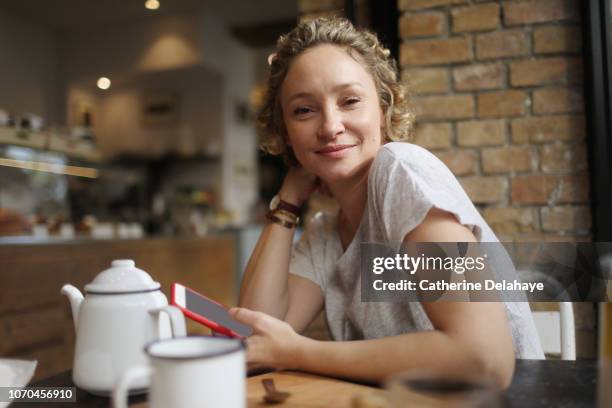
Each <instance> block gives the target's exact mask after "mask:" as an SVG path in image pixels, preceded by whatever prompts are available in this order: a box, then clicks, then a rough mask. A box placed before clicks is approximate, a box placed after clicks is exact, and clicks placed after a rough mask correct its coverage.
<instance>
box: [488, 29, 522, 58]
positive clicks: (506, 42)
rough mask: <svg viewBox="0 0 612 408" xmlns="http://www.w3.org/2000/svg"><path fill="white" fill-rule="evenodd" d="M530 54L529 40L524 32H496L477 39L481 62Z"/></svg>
mask: <svg viewBox="0 0 612 408" xmlns="http://www.w3.org/2000/svg"><path fill="white" fill-rule="evenodd" d="M528 53H529V38H528V36H527V33H526V32H525V31H523V30H512V31H496V32H493V33H488V34H480V35H478V36H477V37H476V57H477V58H478V59H479V60H484V59H497V58H506V57H518V56H523V55H527V54H528Z"/></svg>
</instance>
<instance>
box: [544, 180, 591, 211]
mask: <svg viewBox="0 0 612 408" xmlns="http://www.w3.org/2000/svg"><path fill="white" fill-rule="evenodd" d="M560 178H561V182H560V186H559V189H558V191H556V194H555V195H554V196H553V197H552V200H553V202H554V203H559V204H581V203H582V204H585V203H588V202H589V193H590V181H589V177H588V175H587V174H582V175H578V176H561V177H560Z"/></svg>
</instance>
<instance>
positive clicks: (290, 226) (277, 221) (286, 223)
mask: <svg viewBox="0 0 612 408" xmlns="http://www.w3.org/2000/svg"><path fill="white" fill-rule="evenodd" d="M266 217H267V218H268V219H269V220H270V221H272V222H273V223H275V224H278V225H281V226H283V227H285V228H288V229H293V228H295V227H296V226H297V223H293V222H290V221H286V220H283V219H282V218H280V217H277V216H276V215H274V213H272V212H269V213H268V214H267V215H266Z"/></svg>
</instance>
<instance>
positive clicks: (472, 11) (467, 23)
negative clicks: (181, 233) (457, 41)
mask: <svg viewBox="0 0 612 408" xmlns="http://www.w3.org/2000/svg"><path fill="white" fill-rule="evenodd" d="M499 15H500V7H499V4H495V3H489V4H482V5H477V6H470V7H459V8H454V9H452V11H451V16H452V19H453V32H454V33H462V32H466V31H483V30H493V29H495V28H497V26H498V24H499Z"/></svg>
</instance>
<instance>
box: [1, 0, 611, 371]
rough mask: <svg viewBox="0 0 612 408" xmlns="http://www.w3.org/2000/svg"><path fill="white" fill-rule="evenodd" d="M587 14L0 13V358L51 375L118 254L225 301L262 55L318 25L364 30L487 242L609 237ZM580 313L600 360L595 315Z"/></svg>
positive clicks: (331, 4) (383, 5)
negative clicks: (88, 293)
mask: <svg viewBox="0 0 612 408" xmlns="http://www.w3.org/2000/svg"><path fill="white" fill-rule="evenodd" d="M585 3H589V4H585ZM585 3H583V2H581V1H580V0H530V1H522V0H521V1H519V0H514V1H497V0H490V1H487V0H381V1H374V0H300V1H291V0H258V1H247V0H224V1H214V0H146V1H145V0H108V1H104V2H100V1H83V0H52V1H44V2H41V1H36V0H0V55H1V59H2V64H0V281H2V282H3V283H4V284H0V287H2V288H3V289H2V290H3V293H2V296H0V323H2V324H1V325H0V330H4V334H5V336H4V339H3V336H2V332H0V353H3V354H8V355H16V356H23V357H31V356H35V357H37V358H39V359H41V361H42V366H43V373H50V372H55V371H58V370H59V369H61V368H65V367H66V365H67V364H68V363H67V362H66V358H62V357H60V356H61V354H62V353H64V352H65V350H66V349H68V348H69V347H71V341H73V339H71V338H70V337H69V336H67V335H66V333H67V332H69V331H70V330H71V327H70V326H71V325H72V320H71V318H70V319H69V315H68V314H69V312H68V309H67V306H66V305H64V304H63V300H62V299H60V298H59V296H58V295H57V292H58V291H59V287H60V286H57V285H59V284H60V283H66V282H69V281H70V283H73V284H74V283H76V284H80V285H81V286H82V284H85V283H87V282H89V281H90V280H91V278H92V277H93V276H95V274H96V273H98V272H99V271H101V270H102V269H104V268H105V267H107V266H108V265H109V261H110V259H114V258H116V257H130V258H134V259H136V261H137V265H141V266H143V268H144V269H145V270H147V271H149V272H150V273H151V274H152V275H154V276H155V277H156V278H157V279H158V280H160V281H161V282H162V283H164V286H165V288H167V287H168V286H169V283H171V282H172V281H174V280H176V279H177V276H178V278H180V277H182V278H184V279H187V277H189V279H192V280H193V282H196V283H193V285H195V286H196V287H199V288H200V289H202V288H206V290H207V292H205V293H208V294H209V295H211V296H212V297H213V298H214V297H215V295H216V296H217V298H218V299H220V300H222V301H224V303H226V304H233V303H235V301H236V288H237V285H238V281H239V279H240V273H241V271H242V269H243V268H244V265H245V262H246V260H247V259H248V255H249V253H250V250H251V248H252V246H253V244H254V242H255V240H256V239H257V236H258V232H259V231H260V229H261V225H262V224H263V222H264V215H265V211H266V209H267V205H268V202H269V200H270V199H271V198H272V196H273V195H274V194H276V192H277V191H278V189H279V187H280V183H281V181H282V178H283V175H284V172H285V168H284V166H283V163H282V161H281V160H279V159H278V158H275V157H271V156H267V155H264V154H262V153H261V152H259V151H258V149H257V145H258V139H259V135H258V134H257V131H256V129H255V126H254V124H253V119H254V115H255V112H256V111H257V109H258V107H259V105H260V103H261V100H262V95H263V93H264V92H265V78H266V74H267V57H268V55H269V54H270V53H271V52H273V50H274V44H275V41H276V39H277V37H278V36H279V35H280V34H282V33H285V32H287V31H289V30H290V29H291V28H292V27H293V26H294V25H295V23H296V22H297V21H299V20H300V19H307V18H312V17H316V16H331V15H337V16H344V17H348V18H349V19H351V20H352V21H353V22H354V23H355V24H357V25H359V26H361V27H367V28H370V29H372V30H374V31H375V32H377V33H378V35H379V37H380V38H381V39H382V41H383V42H384V44H385V45H386V46H387V47H388V48H389V49H390V50H391V52H392V54H393V55H394V56H395V57H396V58H397V60H398V62H399V69H400V73H401V78H402V81H405V82H406V84H407V85H408V87H409V89H410V97H411V98H412V101H413V105H414V107H415V110H416V112H417V117H418V122H417V125H416V128H415V133H414V143H417V144H419V145H421V146H424V147H426V148H428V149H430V150H431V151H433V152H434V153H435V154H436V155H437V156H438V157H439V158H440V159H441V160H443V161H444V162H445V163H446V164H447V165H448V166H449V168H450V169H451V170H452V171H453V172H454V174H455V175H456V176H457V177H458V179H459V180H460V182H461V183H462V185H463V186H464V188H465V189H466V191H467V192H468V194H469V195H470V197H471V198H472V200H473V201H474V203H475V204H476V205H477V206H478V208H479V210H481V212H482V214H483V215H484V217H485V218H486V220H487V221H488V222H489V223H490V225H491V226H492V228H493V229H494V230H495V232H496V233H497V234H498V236H499V238H500V239H501V240H503V241H507V242H541V241H591V240H612V239H608V238H609V237H610V234H612V228H610V221H611V218H610V215H609V214H608V213H609V208H610V206H609V205H612V200H610V189H609V188H607V186H608V184H609V183H608V181H607V180H609V178H608V176H611V175H612V173H611V172H610V163H611V162H612V160H610V159H611V158H612V156H610V148H609V145H610V140H609V139H610V134H612V132H610V129H611V128H612V126H610V122H609V117H610V115H609V113H610V102H609V101H610V95H612V93H611V92H609V90H608V88H609V84H610V82H609V81H608V79H609V72H608V70H609V64H608V57H607V55H608V51H609V32H610V30H609V26H610V24H609V23H610V21H609V2H608V1H603V0H601V1H596V2H585ZM594 4H599V5H601V6H602V7H603V9H602V10H604V11H605V12H602V13H603V14H601V13H600V14H598V15H597V16H596V18H593V17H592V16H590V15H589V13H590V12H591V11H592V7H593V5H594ZM602 16H603V18H602ZM598 75H599V76H598ZM602 84H605V86H603V85H602ZM602 89H603V90H604V91H605V92H604V93H603V94H601V92H600V91H601V90H602ZM606 118H607V119H606ZM591 186H594V187H596V188H591ZM333 208H334V204H333V203H330V202H329V201H327V200H325V199H324V198H322V197H315V199H314V200H313V201H312V202H311V203H309V209H310V211H311V212H312V211H313V210H316V209H324V210H330V211H333ZM306 218H307V217H306ZM76 249H78V250H76ZM2 262H4V263H2ZM213 269H214V270H215V271H229V272H226V273H219V274H217V275H214V279H213V278H211V277H210V276H207V275H206V274H204V273H203V272H202V271H203V270H208V271H210V270H213ZM177 270H180V271H181V272H180V273H183V274H184V275H182V276H181V275H180V273H179V275H177V273H178V272H176V271H177ZM171 271H172V272H171ZM51 274H55V275H53V276H55V277H56V278H53V279H52V278H50V275H51ZM32 282H36V283H35V284H34V286H36V288H37V289H33V288H32V287H31V286H32ZM184 283H189V282H184ZM56 286H57V287H56ZM56 289H57V290H56ZM46 293H51V295H46ZM5 295H6V296H5ZM43 309H44V310H45V313H47V314H46V315H44V317H41V315H40V313H41V310H43ZM574 310H575V313H576V341H577V345H578V355H579V356H582V357H592V356H594V355H595V352H596V351H595V350H596V317H597V314H596V310H595V307H594V305H593V304H576V305H574ZM24 316H25V317H26V318H24ZM24 322H25V323H24ZM320 330H321V332H320V333H319V334H320V335H323V333H324V328H322V329H320ZM41 350H43V351H44V352H43V351H41ZM37 375H39V373H37Z"/></svg>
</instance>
